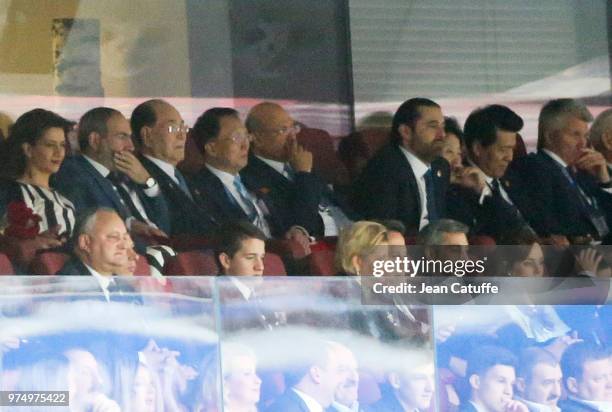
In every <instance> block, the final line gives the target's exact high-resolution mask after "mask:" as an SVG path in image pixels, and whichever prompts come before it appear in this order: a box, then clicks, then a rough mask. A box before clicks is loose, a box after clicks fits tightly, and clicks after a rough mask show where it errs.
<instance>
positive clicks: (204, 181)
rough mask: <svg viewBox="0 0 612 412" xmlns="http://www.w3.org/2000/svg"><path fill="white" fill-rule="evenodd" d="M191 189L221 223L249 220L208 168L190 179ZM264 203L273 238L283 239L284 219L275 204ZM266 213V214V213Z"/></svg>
mask: <svg viewBox="0 0 612 412" xmlns="http://www.w3.org/2000/svg"><path fill="white" fill-rule="evenodd" d="M189 187H190V190H191V193H192V194H193V198H194V200H195V202H196V203H198V204H199V205H202V206H203V207H204V209H206V210H207V211H208V212H209V213H210V214H211V216H212V217H213V218H214V219H215V220H216V221H217V222H219V223H224V222H227V221H232V220H248V216H247V214H246V213H245V212H244V210H243V209H242V208H241V207H240V206H239V205H238V204H237V203H236V202H235V200H234V199H232V197H231V195H230V194H229V193H227V191H226V190H225V186H223V183H222V182H221V180H220V179H219V178H218V177H217V176H215V175H214V174H213V173H212V172H211V171H210V170H208V168H207V167H203V168H202V169H201V170H200V171H199V172H198V173H197V174H195V175H193V176H191V178H190V179H189ZM260 200H262V201H264V203H265V205H266V207H267V208H268V211H269V212H270V214H269V215H267V216H266V219H267V221H268V224H269V225H270V231H271V232H272V236H274V237H281V236H283V235H284V232H282V230H283V229H284V225H283V221H282V219H279V218H278V217H277V216H276V215H277V213H276V209H275V207H274V205H273V204H268V203H269V202H268V203H266V202H265V199H261V198H260ZM264 213H265V212H264Z"/></svg>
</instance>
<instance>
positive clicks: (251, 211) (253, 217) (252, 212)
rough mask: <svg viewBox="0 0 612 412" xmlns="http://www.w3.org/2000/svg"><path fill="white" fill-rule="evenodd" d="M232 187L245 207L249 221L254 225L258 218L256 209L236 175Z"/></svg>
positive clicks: (238, 176)
mask: <svg viewBox="0 0 612 412" xmlns="http://www.w3.org/2000/svg"><path fill="white" fill-rule="evenodd" d="M234 187H235V188H236V190H237V191H238V194H239V195H240V198H241V199H242V201H243V203H244V204H245V205H246V207H247V209H248V210H247V211H246V212H247V215H248V217H249V221H250V222H252V223H253V224H256V221H257V217H258V213H257V208H256V207H255V204H254V203H253V200H252V199H251V196H250V195H249V192H248V191H247V189H246V187H245V186H244V184H243V183H242V179H240V175H237V176H236V177H235V178H234Z"/></svg>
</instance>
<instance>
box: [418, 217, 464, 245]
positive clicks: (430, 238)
mask: <svg viewBox="0 0 612 412" xmlns="http://www.w3.org/2000/svg"><path fill="white" fill-rule="evenodd" d="M468 232H469V228H468V227H467V225H465V224H463V223H461V222H458V221H456V220H453V219H440V220H437V221H435V222H432V223H430V224H428V225H427V226H425V227H424V228H423V229H422V230H421V231H420V232H419V234H418V235H417V239H416V243H417V245H424V246H435V245H440V244H442V242H443V241H444V234H445V233H465V234H467V233H468Z"/></svg>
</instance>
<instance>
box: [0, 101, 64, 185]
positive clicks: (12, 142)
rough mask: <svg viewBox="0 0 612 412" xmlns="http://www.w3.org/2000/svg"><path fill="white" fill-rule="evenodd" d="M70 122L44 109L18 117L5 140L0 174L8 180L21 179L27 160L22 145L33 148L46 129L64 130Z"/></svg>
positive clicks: (31, 111)
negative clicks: (26, 144)
mask: <svg viewBox="0 0 612 412" xmlns="http://www.w3.org/2000/svg"><path fill="white" fill-rule="evenodd" d="M69 125H70V122H69V121H68V120H66V119H64V118H63V117H61V116H60V115H58V114H56V113H53V112H51V111H49V110H45V109H34V110H30V111H29V112H26V113H24V114H22V115H21V116H19V118H18V119H17V121H16V122H15V124H13V126H12V127H11V131H10V133H9V135H8V138H7V140H6V145H5V147H4V151H3V153H2V156H3V160H4V161H3V162H2V166H1V168H2V169H1V172H0V174H1V175H2V176H3V177H6V178H9V179H17V178H19V177H21V176H22V175H23V174H24V173H25V170H26V163H27V158H26V156H25V153H24V152H23V147H22V146H23V144H24V143H28V144H30V145H32V146H34V145H35V144H36V143H38V141H39V140H40V139H41V138H42V137H43V135H44V134H45V132H46V131H47V130H48V129H51V128H53V127H57V128H60V129H62V131H64V134H65V130H66V128H67V127H69Z"/></svg>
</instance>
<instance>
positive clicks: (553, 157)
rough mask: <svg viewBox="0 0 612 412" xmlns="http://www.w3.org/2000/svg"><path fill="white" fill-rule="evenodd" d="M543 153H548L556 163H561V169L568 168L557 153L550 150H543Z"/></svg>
mask: <svg viewBox="0 0 612 412" xmlns="http://www.w3.org/2000/svg"><path fill="white" fill-rule="evenodd" d="M542 152H544V153H546V154H547V155H548V156H549V157H551V158H552V159H553V160H554V161H555V162H557V163H559V164H560V165H561V167H563V168H566V167H567V163H565V162H564V161H563V159H561V158H560V157H559V156H558V155H557V154H556V153H553V152H551V151H550V150H548V149H542Z"/></svg>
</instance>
